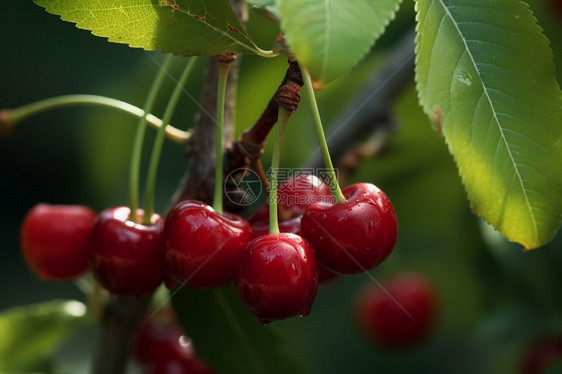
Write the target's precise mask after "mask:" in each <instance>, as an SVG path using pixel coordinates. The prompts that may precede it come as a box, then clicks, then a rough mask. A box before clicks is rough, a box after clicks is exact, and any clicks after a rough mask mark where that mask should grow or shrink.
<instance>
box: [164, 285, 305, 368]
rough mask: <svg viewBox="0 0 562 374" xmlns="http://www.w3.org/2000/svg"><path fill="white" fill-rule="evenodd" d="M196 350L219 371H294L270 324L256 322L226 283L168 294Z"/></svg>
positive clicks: (293, 366) (292, 363) (289, 358)
mask: <svg viewBox="0 0 562 374" xmlns="http://www.w3.org/2000/svg"><path fill="white" fill-rule="evenodd" d="M172 302H173V305H174V308H175V309H176V311H177V314H178V318H179V320H180V322H181V324H182V326H183V328H184V329H185V331H186V333H187V335H189V337H190V338H191V339H192V340H193V344H194V346H195V349H196V351H197V354H198V355H199V356H201V358H202V359H203V360H204V361H205V362H207V363H209V365H211V366H212V367H213V368H214V369H215V370H216V371H217V373H219V374H223V373H225V374H226V373H228V374H263V373H267V374H287V373H291V374H298V373H300V372H301V371H300V369H298V367H297V366H296V365H295V363H294V362H293V360H292V359H291V357H289V355H288V354H287V352H285V351H284V350H283V347H282V345H281V341H280V339H279V338H278V337H277V336H276V335H275V333H274V332H272V331H271V327H268V326H264V325H262V324H261V323H259V322H258V320H257V319H256V317H254V315H253V314H251V313H250V312H249V311H248V309H247V308H246V307H244V305H243V304H242V302H241V301H240V300H239V299H238V298H237V296H236V294H235V292H234V287H233V286H232V284H229V285H227V286H225V287H222V288H218V289H215V290H191V289H188V288H187V287H184V288H183V289H182V290H181V291H179V292H178V293H177V294H175V295H174V297H173V298H172Z"/></svg>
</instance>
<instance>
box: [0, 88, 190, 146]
mask: <svg viewBox="0 0 562 374" xmlns="http://www.w3.org/2000/svg"><path fill="white" fill-rule="evenodd" d="M78 105H85V106H86V105H88V106H101V107H107V108H114V109H118V110H121V111H123V112H126V113H129V114H132V115H133V116H136V117H140V118H142V117H145V111H144V110H142V109H141V108H139V107H136V106H134V105H131V104H129V103H127V102H125V101H121V100H117V99H112V98H110V97H105V96H98V95H64V96H56V97H51V98H48V99H44V100H40V101H36V102H34V103H30V104H26V105H23V106H21V107H19V108H15V109H3V110H1V111H0V113H2V114H3V115H0V120H1V121H2V122H3V123H5V124H6V126H9V127H14V126H16V125H17V124H18V123H20V122H21V121H23V120H25V119H27V118H29V117H33V116H35V115H38V114H41V113H43V112H47V111H49V110H52V109H57V108H64V107H71V106H78ZM146 121H147V122H148V123H149V124H150V125H151V126H153V127H154V128H160V127H162V123H163V122H162V120H161V119H160V118H158V117H155V116H153V115H152V114H147V115H146ZM166 136H167V137H168V138H169V139H171V140H173V141H175V142H178V143H185V142H186V141H187V139H188V138H189V133H188V132H186V131H182V130H180V129H177V128H175V127H173V126H170V125H168V126H166Z"/></svg>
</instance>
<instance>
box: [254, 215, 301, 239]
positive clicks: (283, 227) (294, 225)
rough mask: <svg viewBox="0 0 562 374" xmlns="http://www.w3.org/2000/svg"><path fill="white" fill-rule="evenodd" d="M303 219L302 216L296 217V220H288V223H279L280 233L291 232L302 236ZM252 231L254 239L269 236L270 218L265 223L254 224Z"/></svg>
mask: <svg viewBox="0 0 562 374" xmlns="http://www.w3.org/2000/svg"><path fill="white" fill-rule="evenodd" d="M301 219H302V216H296V217H294V218H291V219H288V220H286V221H280V222H279V231H280V232H290V233H293V234H295V235H300V234H301ZM252 231H253V233H254V238H257V237H259V236H263V235H268V234H269V218H266V219H265V220H264V221H260V222H255V223H253V224H252Z"/></svg>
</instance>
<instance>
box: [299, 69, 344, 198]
mask: <svg viewBox="0 0 562 374" xmlns="http://www.w3.org/2000/svg"><path fill="white" fill-rule="evenodd" d="M301 72H302V78H303V81H304V85H305V87H306V93H307V95H308V101H309V103H310V108H311V109H312V116H313V118H314V129H315V130H316V138H317V139H318V146H319V147H320V152H321V153H322V158H323V160H324V166H325V167H326V169H327V172H328V176H329V179H330V180H329V185H330V189H331V190H332V194H333V195H334V198H335V199H336V203H339V202H342V201H344V200H345V197H344V196H343V193H342V192H341V189H340V185H339V184H338V178H337V175H336V171H335V170H334V165H333V164H332V159H331V158H330V151H329V149H328V144H327V143H326V136H325V135H324V128H323V127H322V119H321V118H320V112H319V111H318V105H317V103H316V96H315V95H314V87H313V86H312V80H311V79H310V74H309V73H308V71H307V70H306V68H305V67H304V66H301Z"/></svg>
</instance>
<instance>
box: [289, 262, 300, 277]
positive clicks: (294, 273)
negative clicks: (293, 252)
mask: <svg viewBox="0 0 562 374" xmlns="http://www.w3.org/2000/svg"><path fill="white" fill-rule="evenodd" d="M297 275H299V271H298V270H297V268H296V267H295V264H291V268H290V269H289V276H290V277H296V276H297Z"/></svg>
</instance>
